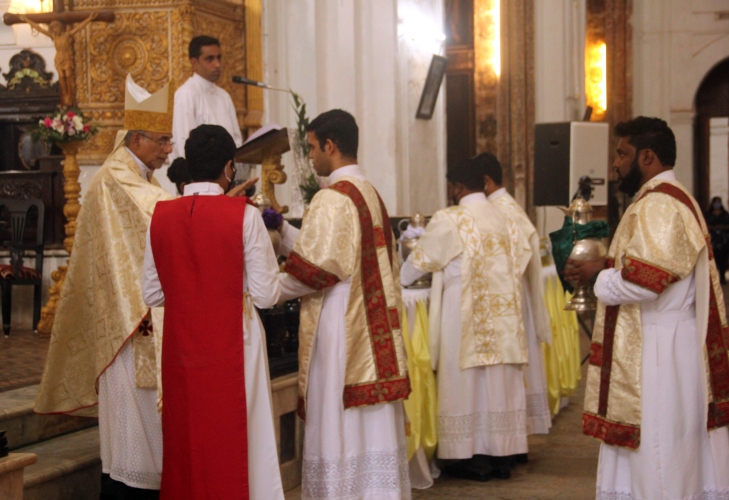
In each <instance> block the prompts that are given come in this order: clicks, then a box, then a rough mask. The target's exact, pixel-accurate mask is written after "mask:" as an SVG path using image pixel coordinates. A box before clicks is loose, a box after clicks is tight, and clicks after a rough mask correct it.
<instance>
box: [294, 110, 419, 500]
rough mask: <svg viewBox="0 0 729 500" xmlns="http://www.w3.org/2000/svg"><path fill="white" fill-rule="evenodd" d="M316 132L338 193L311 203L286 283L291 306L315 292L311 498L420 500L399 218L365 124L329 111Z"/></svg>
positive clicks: (304, 338)
mask: <svg viewBox="0 0 729 500" xmlns="http://www.w3.org/2000/svg"><path fill="white" fill-rule="evenodd" d="M307 130H308V142H309V145H310V146H311V152H310V157H311V159H312V160H313V164H314V169H315V170H316V172H317V174H319V175H322V176H328V177H329V182H330V184H331V185H330V186H329V188H327V189H322V190H321V191H319V192H318V193H317V194H316V195H315V196H314V198H313V200H312V201H311V205H309V209H308V211H307V213H306V214H305V216H304V220H303V222H302V226H301V232H300V233H299V234H298V238H296V242H295V243H294V244H293V250H292V251H291V252H290V253H289V256H288V260H287V262H286V273H284V274H282V276H281V286H282V289H281V294H282V298H284V299H289V298H293V297H297V296H302V295H304V297H303V299H302V302H301V323H300V327H299V346H300V347H299V398H300V399H299V401H300V402H299V415H300V416H301V417H302V418H305V420H306V432H305V435H304V460H303V472H302V485H301V497H302V499H313V498H316V499H333V500H334V499H341V498H348V499H360V500H366V499H372V500H396V499H401V498H410V480H409V475H408V462H407V454H406V445H405V416H404V411H403V405H402V400H403V399H405V398H407V397H408V395H409V394H410V382H409V379H408V375H407V373H406V365H405V357H404V345H403V338H402V333H401V330H400V317H401V316H400V315H401V305H400V304H401V298H400V281H399V274H398V261H397V258H398V257H397V253H396V252H395V248H394V243H393V234H392V228H391V226H390V219H389V217H388V215H387V210H386V209H385V206H384V204H383V203H382V200H381V199H380V197H379V195H378V193H377V191H376V190H375V188H374V187H373V186H372V184H370V183H369V182H367V180H366V179H365V176H364V174H363V172H362V169H361V168H360V167H359V165H357V146H358V141H359V137H358V134H359V130H358V127H357V123H356V122H355V120H354V117H353V116H352V115H350V114H349V113H347V112H346V111H342V110H332V111H327V112H326V113H322V114H321V115H319V116H318V117H317V118H316V119H315V120H313V121H312V122H311V123H310V124H309V126H308V128H307ZM291 229H292V228H290V227H288V226H287V225H285V229H284V235H283V236H284V246H289V242H288V241H287V240H289V236H290V235H289V233H291V232H292V231H291Z"/></svg>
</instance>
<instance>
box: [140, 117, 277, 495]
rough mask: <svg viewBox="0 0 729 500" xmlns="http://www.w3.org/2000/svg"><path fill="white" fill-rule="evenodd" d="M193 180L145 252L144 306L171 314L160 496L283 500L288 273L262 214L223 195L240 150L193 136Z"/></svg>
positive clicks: (218, 132) (219, 135) (211, 128)
mask: <svg viewBox="0 0 729 500" xmlns="http://www.w3.org/2000/svg"><path fill="white" fill-rule="evenodd" d="M185 157H186V159H187V164H188V170H189V174H190V177H191V178H192V182H191V183H190V184H187V185H186V186H185V189H184V195H183V196H182V197H181V198H178V199H176V200H173V201H166V202H160V203H158V204H157V207H156V208H155V211H154V215H153V216H152V223H151V225H150V229H149V233H148V235H147V248H146V250H145V256H144V275H143V280H142V281H143V289H144V300H145V302H146V303H147V304H148V305H149V306H150V307H154V306H160V305H164V306H165V320H164V333H165V334H164V338H163V339H158V340H161V341H162V368H161V373H162V387H163V389H164V393H163V400H162V402H163V405H162V430H163V438H164V470H163V472H162V489H161V498H163V499H173V500H176V499H181V498H191V499H192V498H194V499H196V500H202V499H207V498H209V499H223V498H225V499H227V498H230V499H234V498H235V499H244V498H246V499H247V498H251V499H254V500H277V499H278V500H283V489H282V486H281V477H280V474H279V466H278V455H277V452H276V450H277V446H276V437H275V433H274V427H273V415H272V410H271V408H272V406H271V395H270V389H269V380H268V366H267V363H266V355H265V346H264V334H263V327H262V325H261V322H260V319H259V318H258V313H257V312H256V309H255V307H259V308H268V307H271V306H273V305H274V304H275V303H276V301H277V300H278V296H279V283H278V265H277V262H276V256H275V255H274V252H273V246H272V245H271V240H270V238H269V236H268V231H267V230H266V227H265V225H264V223H263V219H262V217H261V214H260V213H259V211H258V209H257V208H256V207H254V206H253V205H252V204H250V203H247V198H244V197H229V196H223V193H224V192H225V191H226V190H227V189H228V187H229V184H230V182H231V180H232V178H233V177H234V175H235V166H234V164H233V158H234V157H235V143H234V142H233V138H232V137H231V136H230V134H229V133H228V132H227V131H226V130H225V129H224V128H223V127H221V126H219V125H201V126H199V127H197V128H195V129H194V130H192V132H191V133H190V136H189V138H188V139H187V141H186V144H185Z"/></svg>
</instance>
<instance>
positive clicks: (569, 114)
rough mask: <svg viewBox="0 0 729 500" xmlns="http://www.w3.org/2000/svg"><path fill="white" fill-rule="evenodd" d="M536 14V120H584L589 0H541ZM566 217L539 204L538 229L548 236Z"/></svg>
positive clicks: (535, 11)
mask: <svg viewBox="0 0 729 500" xmlns="http://www.w3.org/2000/svg"><path fill="white" fill-rule="evenodd" d="M534 14H535V15H534V18H535V27H534V50H535V54H534V56H535V57H534V59H535V61H534V79H535V99H534V100H535V119H536V122H537V123H551V122H567V121H574V120H581V119H582V114H583V112H584V109H585V73H584V71H585V69H584V67H585V62H584V61H585V55H584V54H585V42H584V40H585V0H538V1H536V2H534ZM557 27H558V28H557ZM563 219H564V214H563V213H562V212H561V211H560V210H559V209H558V208H556V207H538V208H537V224H536V226H537V231H539V234H540V236H542V237H546V236H547V235H548V234H549V233H550V232H551V231H555V230H557V229H559V228H560V227H562V222H563Z"/></svg>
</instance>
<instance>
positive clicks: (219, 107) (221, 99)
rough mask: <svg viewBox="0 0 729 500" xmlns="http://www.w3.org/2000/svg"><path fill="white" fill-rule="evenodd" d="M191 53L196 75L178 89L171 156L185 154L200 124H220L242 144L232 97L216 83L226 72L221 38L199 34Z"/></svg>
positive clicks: (235, 140)
mask: <svg viewBox="0 0 729 500" xmlns="http://www.w3.org/2000/svg"><path fill="white" fill-rule="evenodd" d="M188 55H189V57H190V64H191V65H192V71H193V75H192V76H191V77H190V78H188V79H187V81H186V82H185V83H183V84H182V85H180V87H179V88H178V89H177V91H176V92H175V115H174V119H173V122H172V133H173V134H174V136H175V145H174V147H173V149H172V154H171V155H170V160H174V159H175V158H179V157H184V156H185V141H186V140H187V137H188V136H189V135H190V131H191V130H192V129H194V128H196V127H198V126H199V125H220V126H221V127H223V128H224V129H225V130H227V131H228V133H229V134H230V135H231V136H232V137H233V141H234V142H235V147H236V148H239V147H241V146H242V145H243V135H242V134H241V131H240V125H239V124H238V117H237V115H236V111H235V105H234V104H233V99H231V97H230V94H228V92H226V91H225V89H222V88H220V87H219V86H218V85H217V82H218V80H220V76H221V75H222V74H223V73H222V57H223V56H222V52H221V49H220V42H219V41H218V40H217V39H216V38H213V37H211V36H204V35H203V36H196V37H195V38H193V39H192V40H191V41H190V45H189V47H188Z"/></svg>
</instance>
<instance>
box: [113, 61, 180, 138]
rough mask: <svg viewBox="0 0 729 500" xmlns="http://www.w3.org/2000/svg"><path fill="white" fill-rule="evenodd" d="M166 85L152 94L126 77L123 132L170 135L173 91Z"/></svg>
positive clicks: (129, 77) (169, 85)
mask: <svg viewBox="0 0 729 500" xmlns="http://www.w3.org/2000/svg"><path fill="white" fill-rule="evenodd" d="M171 83H172V82H170V83H168V84H167V85H165V86H164V87H162V88H161V89H159V90H158V91H157V92H155V93H154V94H150V93H149V92H147V91H146V90H145V89H143V88H142V87H140V86H139V85H137V84H136V83H134V80H133V79H132V75H129V74H128V75H127V80H126V96H125V98H124V130H144V131H146V132H157V133H160V134H171V133H172V110H173V109H174V97H175V93H174V91H172V90H170V87H171Z"/></svg>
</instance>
